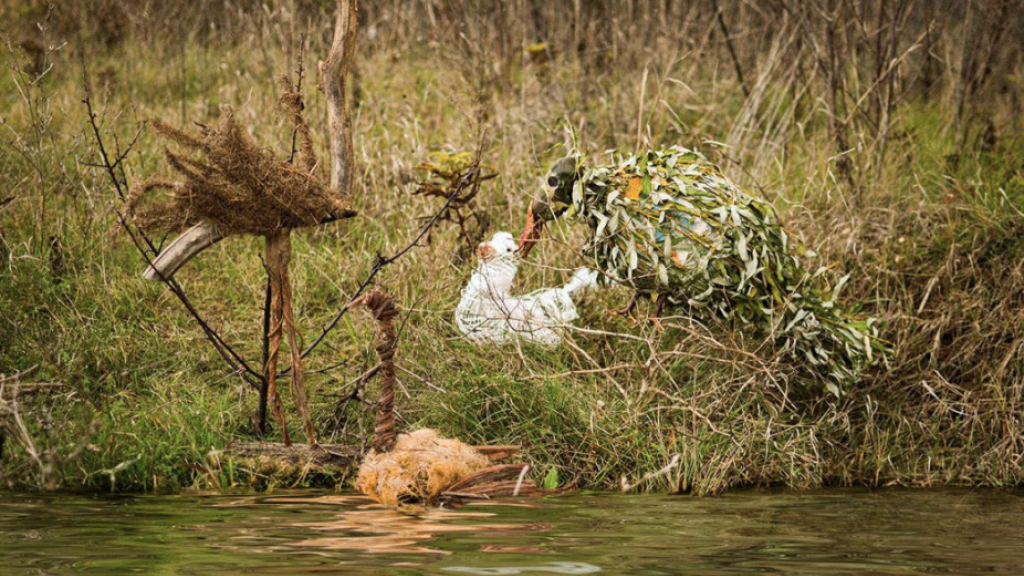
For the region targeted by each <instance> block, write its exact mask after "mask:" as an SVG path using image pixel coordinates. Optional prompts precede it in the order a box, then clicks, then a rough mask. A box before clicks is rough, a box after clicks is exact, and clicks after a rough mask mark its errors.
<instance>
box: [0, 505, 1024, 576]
mask: <svg viewBox="0 0 1024 576" xmlns="http://www.w3.org/2000/svg"><path fill="white" fill-rule="evenodd" d="M1022 495H1024V492H1007V491H964V490H960V491H951V490H946V491H906V490H883V491H874V492H871V491H822V492H815V493H792V492H779V491H751V492H739V493H733V494H728V495H725V496H722V497H717V498H704V499H697V498H689V497H668V496H623V495H582V494H581V495H570V496H561V497H553V498H547V499H543V500H540V499H510V500H504V501H496V502H487V503H480V504H474V505H471V506H467V507H465V508H462V509H459V510H429V511H425V512H423V513H422V514H418V515H408V514H401V513H398V512H395V511H391V510H386V509H383V508H381V507H379V506H377V505H375V504H373V503H371V502H369V501H368V500H366V499H364V498H361V497H354V496H332V495H323V494H313V493H290V494H284V495H280V494H279V495H272V496H198V495H190V496H170V497H167V496H164V497H156V496H146V497H104V498H98V497H97V498H89V497H81V496H66V495H64V496H59V495H58V496H53V495H47V496H35V495H12V494H7V495H0V576H7V575H17V576H21V575H28V574H104V575H107V574H109V575H117V574H129V573H131V574H156V575H172V574H174V575H176V574H196V575H200V574H202V575H224V574H314V573H315V574H371V573H372V574H382V575H393V574H411V575H415V574H480V575H506V574H508V575H512V574H525V575H542V574H601V575H606V574H694V575H697V574H715V575H718V574H750V573H763V574H787V575H788V574H793V575H803V574H807V575H826V574H827V575H832V574H902V575H906V574H915V573H932V572H939V573H948V574H981V573H986V574H987V573H992V572H997V573H1004V574H1024V498H1021V496H1022Z"/></svg>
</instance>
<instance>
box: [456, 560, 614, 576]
mask: <svg viewBox="0 0 1024 576" xmlns="http://www.w3.org/2000/svg"><path fill="white" fill-rule="evenodd" d="M442 570H445V571H447V572H462V573H464V574H482V575H484V576H490V575H492V574H493V575H497V576H501V575H503V574H522V573H524V572H541V573H544V574H593V573H594V572H600V571H601V569H600V568H598V567H597V566H594V565H593V564H584V563H582V562H549V563H547V564H542V565H540V566H519V567H513V566H509V567H507V568H477V567H474V566H448V567H446V568H442Z"/></svg>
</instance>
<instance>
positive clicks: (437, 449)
mask: <svg viewBox="0 0 1024 576" xmlns="http://www.w3.org/2000/svg"><path fill="white" fill-rule="evenodd" d="M489 465H490V461H489V460H488V459H487V458H486V457H485V456H484V455H482V454H480V453H479V452H477V451H476V450H474V449H473V447H472V446H469V445H468V444H464V443H462V442H459V441H458V440H450V439H448V438H442V437H441V436H439V435H438V434H437V432H435V431H434V430H431V429H429V428H423V429H421V430H416V431H415V432H410V433H408V434H401V435H399V436H398V440H397V441H396V442H395V447H394V448H392V449H391V451H389V452H384V453H377V452H370V453H369V454H368V455H367V456H366V459H365V460H363V465H362V466H361V467H360V468H359V476H358V477H357V478H356V489H357V490H359V491H360V492H362V493H363V494H366V495H367V496H369V497H370V498H373V499H374V500H376V501H378V502H380V503H381V504H384V505H385V506H391V507H394V508H398V507H401V506H405V505H410V504H428V505H429V504H433V503H434V502H436V501H437V497H438V496H440V495H441V493H442V492H444V490H445V489H447V488H448V487H449V486H451V485H452V484H455V483H456V482H458V481H459V480H462V479H463V478H465V477H467V476H469V475H470V474H473V473H474V472H477V471H479V470H481V469H483V468H486V467H487V466H489Z"/></svg>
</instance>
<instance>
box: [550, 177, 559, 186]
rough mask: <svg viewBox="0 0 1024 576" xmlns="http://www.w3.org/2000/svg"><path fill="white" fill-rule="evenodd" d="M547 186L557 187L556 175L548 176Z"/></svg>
mask: <svg viewBox="0 0 1024 576" xmlns="http://www.w3.org/2000/svg"><path fill="white" fill-rule="evenodd" d="M548 186H551V187H552V188H557V187H558V176H548Z"/></svg>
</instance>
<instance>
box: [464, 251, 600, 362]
mask: <svg viewBox="0 0 1024 576" xmlns="http://www.w3.org/2000/svg"><path fill="white" fill-rule="evenodd" d="M477 255H478V256H479V260H480V262H479V264H478V265H477V268H476V270H474V271H473V275H472V276H471V277H470V279H469V283H468V284H467V285H466V287H465V288H464V289H463V290H462V298H461V300H460V301H459V305H458V307H457V308H456V309H455V321H456V323H457V324H458V326H459V329H460V330H461V331H462V332H463V333H464V334H465V335H466V336H467V337H468V338H469V339H470V340H472V341H473V342H476V343H503V342H509V341H512V340H513V339H515V338H521V339H522V340H525V341H527V342H536V343H539V344H545V345H548V346H554V345H557V344H559V343H560V342H561V341H562V337H563V335H564V332H565V328H566V326H568V325H569V324H570V323H572V321H573V320H576V319H577V318H579V313H578V312H577V311H576V305H575V303H574V302H573V300H572V297H573V296H574V295H576V294H578V293H579V292H581V291H583V290H585V289H587V288H590V287H592V286H594V285H595V283H596V280H597V273H596V272H594V271H593V270H590V269H588V268H581V269H579V270H577V271H576V272H575V273H574V274H573V277H572V279H571V280H570V281H569V282H568V283H567V284H566V285H565V286H560V287H558V288H544V289H541V290H535V291H533V292H530V293H529V294H526V295H523V296H513V295H512V282H513V281H514V280H515V277H516V272H518V270H519V255H518V247H517V246H516V240H515V237H514V236H512V235H511V234H509V233H508V232H497V233H495V234H494V236H493V237H492V238H491V239H490V240H489V241H487V242H483V243H481V244H480V246H479V247H478V248H477Z"/></svg>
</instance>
